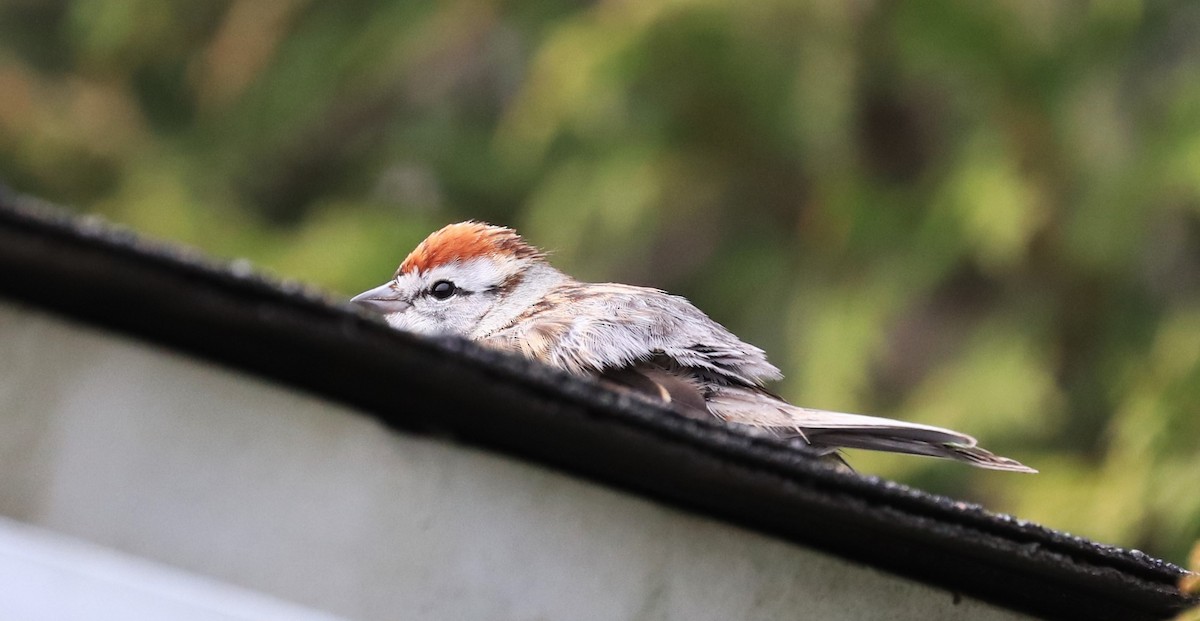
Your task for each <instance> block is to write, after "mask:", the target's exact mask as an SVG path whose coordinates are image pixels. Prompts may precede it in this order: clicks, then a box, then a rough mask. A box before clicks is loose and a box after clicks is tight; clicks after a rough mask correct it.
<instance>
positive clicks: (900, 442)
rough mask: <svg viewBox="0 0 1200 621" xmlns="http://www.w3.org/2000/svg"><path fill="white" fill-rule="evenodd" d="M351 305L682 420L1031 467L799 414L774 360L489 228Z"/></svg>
mask: <svg viewBox="0 0 1200 621" xmlns="http://www.w3.org/2000/svg"><path fill="white" fill-rule="evenodd" d="M351 302H352V304H354V305H357V306H359V307H362V308H365V309H367V310H369V311H371V312H374V313H378V314H380V315H382V316H383V319H384V320H385V321H386V322H387V323H388V324H389V325H390V326H392V327H393V328H396V329H399V330H406V331H408V332H414V333H417V334H422V335H440V334H451V335H457V336H460V337H464V338H466V339H469V340H472V341H475V342H477V343H479V344H481V345H483V346H485V347H490V348H494V349H499V350H503V351H508V352H515V353H518V354H520V355H523V356H525V357H526V358H530V359H532V360H536V361H538V362H541V363H544V364H548V365H550V366H552V367H555V368H557V369H561V370H563V371H566V372H567V373H570V374H573V375H577V376H585V377H592V378H596V379H599V380H600V381H602V382H604V383H607V384H609V385H611V386H616V387H619V388H621V389H624V390H628V391H631V392H633V393H635V394H637V395H640V396H641V397H643V398H647V399H650V400H653V401H655V402H657V403H659V404H663V405H666V406H667V407H669V408H671V409H673V410H674V411H676V412H677V413H679V414H683V415H685V416H693V417H715V418H718V419H721V420H724V421H729V422H733V423H739V424H742V425H750V426H753V427H759V428H767V429H771V430H777V431H779V432H780V433H782V434H785V435H793V436H794V435H798V436H799V437H801V438H803V440H804V441H805V442H807V443H808V444H809V445H811V446H812V447H813V448H815V449H817V450H819V451H823V452H828V453H833V452H835V451H836V450H837V449H839V448H856V449H868V450H875V451H888V452H894V453H906V454H912V455H925V456H929V457H940V458H946V459H952V460H955V461H959V462H964V463H967V464H971V465H973V466H978V467H981V468H989V469H993V470H1007V471H1012V472H1036V470H1034V469H1032V468H1029V467H1028V466H1025V465H1023V464H1021V463H1019V462H1017V461H1015V460H1012V459H1009V458H1006V457H1001V456H998V455H995V454H993V453H990V452H988V451H986V450H984V449H982V448H980V447H979V446H978V445H977V444H978V443H977V442H976V440H975V438H973V437H971V436H969V435H966V434H963V433H959V432H956V431H951V430H949V429H942V428H940V427H933V426H930V425H922V424H919V423H911V422H906V421H900V420H892V419H888V418H881V417H876V416H866V415H861V414H847V413H842V412H831V411H826V410H818V409H812V408H805V407H799V406H795V405H792V404H790V403H788V402H787V401H785V400H784V399H783V398H781V397H780V396H779V395H777V394H775V393H774V392H771V391H770V390H769V389H768V388H766V384H767V383H768V382H772V381H777V380H779V379H782V377H783V375H782V374H781V373H780V371H779V369H778V368H776V367H775V366H774V365H772V364H771V363H770V362H768V361H767V357H766V353H765V352H764V351H763V350H762V349H760V348H758V347H755V346H753V345H750V344H748V343H746V342H744V341H742V340H741V339H739V338H738V337H737V336H735V335H734V334H733V333H732V332H730V331H729V330H727V329H726V328H725V327H723V326H722V325H721V324H719V323H717V322H716V321H714V320H712V319H711V318H709V317H708V315H705V314H704V313H703V312H702V311H700V309H698V308H696V306H694V305H693V304H692V303H691V302H689V301H688V300H687V299H686V298H683V297H680V296H676V295H671V294H668V293H666V292H665V291H661V290H659V289H652V288H648V287H638V286H633V285H623V284H615V283H587V282H580V281H578V280H575V279H574V278H572V277H570V276H568V275H567V274H565V273H563V272H561V271H559V270H557V269H555V268H554V267H553V266H552V265H550V263H549V262H548V261H547V258H546V254H545V253H544V252H542V251H541V250H539V249H537V248H536V247H534V246H532V245H530V244H528V243H527V242H525V240H523V239H522V238H521V236H520V235H518V234H517V233H516V231H514V230H512V229H509V228H505V227H500V226H492V225H489V224H486V223H482V222H476V221H468V222H460V223H458V224H451V225H448V226H446V227H444V228H442V229H440V230H438V231H435V232H434V233H432V234H430V235H429V237H427V238H426V239H425V240H424V241H422V242H421V243H420V244H419V245H418V246H417V247H416V249H414V250H413V251H412V252H411V253H410V254H409V255H408V256H407V257H406V258H405V259H404V261H403V262H402V263H401V264H400V267H399V268H398V269H397V270H396V272H395V274H394V275H393V277H392V279H391V280H389V281H387V282H386V283H384V284H382V285H380V286H378V287H376V288H374V289H371V290H369V291H366V292H363V293H361V294H359V295H357V296H355V297H354V298H353V299H352V300H351Z"/></svg>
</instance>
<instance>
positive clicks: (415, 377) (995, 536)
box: [0, 193, 1190, 619]
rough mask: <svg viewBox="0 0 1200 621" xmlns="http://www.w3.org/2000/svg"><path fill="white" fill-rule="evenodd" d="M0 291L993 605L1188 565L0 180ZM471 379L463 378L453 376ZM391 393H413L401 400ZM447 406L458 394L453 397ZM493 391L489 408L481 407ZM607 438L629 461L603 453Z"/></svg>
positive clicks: (1138, 594)
mask: <svg viewBox="0 0 1200 621" xmlns="http://www.w3.org/2000/svg"><path fill="white" fill-rule="evenodd" d="M0 296H3V297H7V298H10V299H13V300H17V301H20V302H24V303H28V304H32V305H36V306H39V307H42V308H45V309H48V310H51V311H54V312H57V313H60V314H63V315H65V316H67V317H69V318H72V319H74V320H77V321H82V322H85V323H90V324H94V325H98V326H102V327H105V328H108V329H113V330H118V331H121V332H124V333H126V334H130V335H132V336H135V337H138V338H141V339H143V340H147V341H150V342H153V343H157V344H161V345H164V346H167V347H171V348H176V349H179V350H182V351H186V352H189V353H191V354H194V355H197V356H200V357H203V358H206V359H208V360H211V361H215V362H218V363H221V364H223V365H226V366H230V367H233V368H237V369H241V370H244V371H248V372H251V373H254V374H257V375H260V376H264V377H267V378H270V379H272V380H275V381H278V382H281V383H284V384H287V385H290V386H293V387H296V388H299V389H302V390H305V391H308V392H312V393H315V394H318V395H321V396H323V397H326V398H329V399H331V400H334V401H338V402H341V403H345V404H348V405H351V406H354V407H356V408H359V409H361V410H362V411H364V412H366V413H368V414H370V415H371V416H374V417H376V418H378V419H379V420H381V421H382V422H384V423H385V424H387V425H389V426H392V427H395V428H398V429H403V430H406V431H409V432H419V433H433V434H438V435H444V436H451V437H453V438H456V439H458V440H460V441H463V442H467V443H470V444H473V445H477V446H481V447H485V448H488V449H491V450H494V451H498V452H501V453H505V454H509V455H513V456H516V457H519V458H523V459H526V460H532V461H536V462H539V463H542V464H546V465H550V466H553V467H556V468H559V469H562V470H565V471H569V472H572V473H574V474H577V475H581V476H584V477H587V478H590V479H593V480H596V481H599V482H602V483H605V484H607V485H610V486H613V487H617V488H621V489H625V490H628V491H632V492H635V493H638V494H641V495H644V496H647V497H650V498H653V499H656V500H659V501H662V502H666V503H669V504H673V505H676V506H680V507H684V508H686V509H688V510H691V511H695V512H699V513H703V514H708V515H712V516H715V517H719V518H721V519H724V520H726V521H729V522H733V523H736V524H739V525H742V526H745V527H749V528H752V529H755V530H759V531H761V532H766V533H770V534H772V535H775V536H779V537H782V538H786V539H789V540H792V541H795V542H798V543H802V544H805V545H808V546H812V547H815V548H818V549H822V550H825V551H828V552H832V553H834V554H838V555H840V556H843V557H846V558H850V559H853V560H857V561H860V562H863V563H866V564H869V565H872V566H875V567H879V568H882V569H886V570H888V571H891V572H894V573H896V574H899V575H903V576H907V577H911V578H914V579H917V580H921V581H923V582H927V583H930V584H933V585H936V586H940V587H943V588H947V589H950V590H954V591H958V592H962V593H964V594H968V595H971V596H974V597H978V598H980V599H983V600H986V601H990V602H993V603H995V604H998V605H1001V606H1004V607H1008V608H1012V609H1015V610H1021V611H1025V612H1029V613H1033V614H1038V615H1043V616H1050V617H1056V618H1087V619H1162V618H1168V617H1170V616H1171V615H1172V614H1174V613H1175V612H1177V611H1179V610H1181V609H1182V608H1184V607H1186V606H1187V605H1188V604H1189V602H1190V600H1188V599H1187V598H1185V597H1184V596H1183V595H1182V594H1180V593H1179V592H1178V590H1177V589H1176V588H1175V582H1176V581H1177V579H1178V578H1179V576H1181V575H1182V574H1183V573H1184V572H1183V570H1182V569H1181V568H1179V567H1177V566H1175V565H1173V564H1171V563H1167V562H1165V561H1162V560H1159V559H1155V558H1153V557H1150V556H1149V555H1146V554H1143V553H1141V552H1138V551H1134V550H1123V549H1120V548H1116V547H1112V546H1105V545H1101V544H1097V543H1094V542H1091V541H1088V540H1086V539H1083V538H1079V537H1074V536H1071V535H1067V534H1064V533H1060V532H1057V531H1053V530H1051V529H1047V528H1044V527H1041V526H1038V525H1036V524H1032V523H1029V522H1025V521H1021V520H1017V519H1014V518H1011V517H1009V516H1004V515H997V514H993V513H989V512H987V511H985V510H983V509H982V508H981V507H978V506H976V505H970V504H966V503H960V502H957V501H954V500H953V499H950V498H946V497H941V496H935V495H931V494H927V493H924V492H921V491H919V490H914V489H911V488H908V487H905V486H902V485H898V484H895V483H891V482H888V481H884V480H880V479H877V478H871V477H863V476H858V475H851V474H844V473H839V472H835V471H833V470H831V469H829V468H827V467H825V466H824V465H822V464H820V463H818V462H816V461H815V460H814V459H812V457H811V456H810V455H807V454H805V453H804V452H802V451H800V450H797V449H796V447H793V446H788V445H786V444H785V443H782V442H779V441H777V440H774V439H771V438H765V437H755V436H747V435H746V434H744V433H741V432H738V431H736V430H732V429H730V428H727V427H725V426H722V425H720V424H717V423H709V422H707V421H695V420H691V419H686V418H683V417H680V416H677V415H674V414H672V413H670V412H667V411H665V410H661V409H658V408H655V407H653V406H650V405H647V404H645V403H642V402H640V401H636V400H630V399H627V398H625V397H623V396H621V395H618V394H614V393H612V392H610V391H608V390H605V389H603V388H601V387H599V386H597V385H595V384H593V383H591V382H587V381H582V380H579V379H576V378H573V377H569V376H566V375H565V374H561V373H558V372H555V371H554V370H552V369H548V368H545V367H542V366H540V365H535V364H531V363H529V362H527V361H525V360H522V359H518V358H514V357H511V356H505V355H501V354H498V353H495V352H491V351H488V350H484V349H481V348H479V347H476V346H474V345H473V344H471V343H467V342H464V341H460V340H452V339H446V340H438V341H430V340H421V339H416V338H413V337H411V336H409V335H406V334H403V333H400V332H397V331H394V330H391V329H389V328H387V327H386V326H385V325H383V324H382V323H380V322H378V321H376V320H374V319H372V318H368V317H364V316H362V315H360V314H358V313H356V312H354V311H353V310H351V309H348V308H347V307H345V306H344V305H342V304H339V303H336V302H334V301H331V300H329V299H327V298H324V297H323V296H321V295H320V294H318V293H315V292H313V291H311V290H308V289H305V288H304V287H302V286H300V285H298V284H294V283H280V282H276V281H273V280H270V279H268V278H265V277H263V276H260V275H258V274H256V273H254V272H253V271H251V270H249V269H248V268H246V266H244V265H242V264H240V263H238V262H234V263H231V264H217V263H214V262H211V261H209V260H206V259H204V258H203V257H202V256H201V255H200V254H199V253H195V252H190V251H184V250H181V249H180V248H178V247H176V246H171V245H167V244H161V243H153V242H148V241H146V240H144V239H142V238H139V237H138V236H136V235H134V234H133V233H131V232H129V231H127V230H125V229H121V228H119V227H114V226H111V225H108V224H105V223H103V222H102V221H100V220H99V219H97V218H93V217H76V216H72V215H68V214H67V213H66V212H64V211H62V210H59V209H56V208H53V207H51V206H46V205H42V204H39V203H36V202H34V201H31V200H29V199H23V198H22V199H18V198H17V197H14V196H12V195H5V194H3V193H0ZM464 385H465V386H470V387H471V390H470V391H466V390H463V389H462V387H463V386H464ZM396 394H406V395H410V396H411V399H409V400H408V406H409V407H406V408H405V407H398V406H397V402H396V399H395V395H396ZM449 406H457V407H449ZM479 408H487V409H488V410H489V411H490V413H489V415H488V416H486V417H479V416H472V415H471V414H472V412H474V411H478V409H479ZM613 454H619V455H622V457H623V459H622V460H619V461H618V460H613V459H609V458H608V456H610V455H613Z"/></svg>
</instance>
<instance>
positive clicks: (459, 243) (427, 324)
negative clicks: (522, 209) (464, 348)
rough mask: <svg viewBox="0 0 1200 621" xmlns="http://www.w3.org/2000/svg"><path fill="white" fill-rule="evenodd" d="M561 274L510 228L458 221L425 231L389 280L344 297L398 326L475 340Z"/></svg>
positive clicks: (423, 332)
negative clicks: (350, 296) (434, 229)
mask: <svg viewBox="0 0 1200 621" xmlns="http://www.w3.org/2000/svg"><path fill="white" fill-rule="evenodd" d="M563 278H565V277H564V276H563V275H562V274H561V273H560V272H558V271H557V270H555V269H554V268H552V267H550V265H549V264H548V263H546V261H545V255H544V254H543V253H542V252H541V251H540V250H538V249H537V248H535V247H533V246H531V245H529V244H527V243H526V242H525V241H524V240H523V239H521V236H520V235H517V233H516V231H513V230H512V229H508V228H504V227H499V226H492V225H489V224H484V223H481V222H460V223H458V224H451V225H449V226H446V227H444V228H442V229H440V230H438V231H435V232H434V233H432V234H430V235H429V237H427V238H425V240H424V241H422V242H421V243H420V244H419V245H418V246H417V247H416V249H415V250H413V251H412V252H411V253H409V255H408V257H407V258H405V259H404V262H403V263H401V264H400V267H399V269H397V270H396V274H395V276H394V277H393V278H392V280H390V281H388V282H386V283H384V284H382V285H380V286H378V287H376V288H374V289H371V290H370V291H365V292H363V293H360V294H359V295H357V296H355V297H354V298H353V299H352V300H351V302H352V303H354V304H356V305H359V306H361V307H364V308H366V309H368V310H371V311H373V312H377V313H380V314H381V315H383V317H384V319H386V320H387V322H388V324H390V325H391V326H392V327H394V328H398V329H401V330H408V331H410V332H417V333H420V334H458V335H461V336H465V337H468V338H478V337H480V336H482V335H484V333H486V332H488V331H489V330H495V329H498V328H500V327H503V325H504V323H505V321H506V320H511V318H512V317H515V316H516V315H517V314H519V313H520V311H521V310H523V309H525V308H527V307H528V306H529V305H530V304H532V303H533V302H536V301H537V300H536V299H535V298H537V297H540V295H541V293H544V291H545V290H546V288H547V287H548V286H550V285H552V284H553V283H554V282H558V281H560V280H562V279H563Z"/></svg>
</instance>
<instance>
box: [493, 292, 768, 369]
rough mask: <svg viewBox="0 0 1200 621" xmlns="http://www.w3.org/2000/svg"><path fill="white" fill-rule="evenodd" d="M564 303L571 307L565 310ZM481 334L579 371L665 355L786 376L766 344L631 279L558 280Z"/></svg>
mask: <svg viewBox="0 0 1200 621" xmlns="http://www.w3.org/2000/svg"><path fill="white" fill-rule="evenodd" d="M564 308H570V309H572V313H571V314H569V315H567V314H565V313H563V312H562V309H564ZM484 341H485V342H486V343H487V344H490V345H493V346H499V347H501V348H504V349H510V350H515V351H520V352H521V353H523V354H525V355H526V356H527V357H529V358H533V359H535V360H541V361H542V362H545V363H548V364H550V365H551V366H555V367H558V368H560V369H564V370H566V371H569V372H571V373H575V374H578V375H595V374H603V373H605V372H608V371H613V370H619V369H626V368H629V367H631V366H633V365H634V364H636V363H638V362H645V361H648V360H650V359H651V358H654V357H658V356H665V357H666V358H668V359H670V360H671V361H673V362H674V363H676V364H678V365H679V366H681V367H686V368H688V369H693V370H695V371H696V372H698V373H704V374H710V375H711V376H712V377H714V378H717V379H718V380H720V381H728V382H734V383H739V384H745V385H747V386H761V385H762V384H763V382H766V381H773V380H777V379H780V378H781V377H782V374H781V373H780V372H779V369H777V368H776V367H775V366H774V365H772V364H771V363H769V362H767V357H766V354H765V353H764V352H763V350H761V349H759V348H757V347H754V346H753V345H749V344H747V343H744V342H742V340H741V339H739V338H738V337H736V336H734V335H733V334H732V333H730V332H729V331H728V330H726V329H725V328H724V327H723V326H721V325H720V324H718V323H717V322H715V321H713V320H712V319H710V318H709V317H708V316H707V315H705V314H704V313H703V312H701V311H700V309H698V308H696V307H695V306H693V305H692V303H691V302H688V301H687V300H686V299H684V298H681V297H678V296H674V295H669V294H667V293H665V292H663V291H659V290H658V289H648V288H645V287H635V286H631V285H619V284H571V285H566V286H563V287H559V288H558V289H555V290H554V291H552V292H550V293H549V294H547V295H546V296H545V297H544V298H543V299H542V300H541V301H539V302H538V303H536V304H534V305H533V306H532V307H530V309H529V310H528V311H526V312H525V313H524V314H523V315H521V316H520V317H518V318H516V319H515V320H514V321H513V323H512V324H511V325H510V326H509V327H507V328H505V329H502V330H499V331H497V332H496V333H495V334H493V335H491V336H489V337H488V338H486V339H484Z"/></svg>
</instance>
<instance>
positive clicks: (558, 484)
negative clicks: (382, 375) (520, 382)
mask: <svg viewBox="0 0 1200 621" xmlns="http://www.w3.org/2000/svg"><path fill="white" fill-rule="evenodd" d="M313 363H314V364H320V361H313ZM396 404H397V405H396V407H398V408H399V407H404V405H403V404H404V402H403V399H402V398H401V397H400V396H399V395H398V396H397V400H396ZM0 472H2V473H3V476H2V477H0V514H3V515H7V516H10V517H12V518H14V519H16V520H20V521H24V522H28V523H30V524H36V525H39V526H42V527H45V528H48V529H52V530H53V531H57V532H59V533H64V534H67V535H70V536H73V537H78V538H81V539H84V540H87V541H89V542H94V543H97V544H100V545H102V546H106V547H110V548H113V549H115V550H120V551H123V552H126V553H131V554H134V555H137V556H139V557H142V558H144V559H149V560H152V561H157V562H161V563H165V564H168V565H171V566H174V567H176V568H179V569H182V570H184V571H187V572H193V573H195V574H201V575H204V576H210V577H213V578H216V579H218V580H220V581H224V582H227V583H231V584H233V585H239V586H240V587H245V588H249V589H252V590H254V591H258V592H261V593H264V594H268V595H270V596H274V597H278V598H281V599H283V600H287V601H290V602H294V603H296V604H299V605H302V606H307V607H311V608H313V609H318V610H323V611H327V612H329V613H333V614H336V615H341V616H345V617H350V618H355V619H381V620H382V619H398V618H405V619H495V620H514V621H516V620H534V619H547V620H558V619H562V620H568V619H569V620H576V619H578V620H589V619H595V620H602V619H604V620H607V619H613V620H618V619H647V620H653V619H680V620H684V619H686V620H702V619H750V618H753V619H855V620H871V619H922V620H937V619H962V618H968V617H969V618H972V619H979V620H984V621H992V620H997V621H998V620H1001V619H1017V618H1022V617H1020V616H1018V615H1015V614H1012V613H1009V612H1007V611H1003V610H1000V609H996V608H993V607H991V606H988V605H986V604H982V603H980V602H976V601H973V600H970V599H967V598H963V599H962V600H961V601H960V603H958V604H955V603H954V598H953V596H952V594H950V593H948V592H943V591H939V590H936V589H932V588H929V587H926V586H923V585H920V584H916V583H913V582H909V581H906V580H903V579H900V578H897V577H894V576H891V575H887V574H883V573H880V572H876V571H873V570H870V569H864V568H862V567H859V566H856V565H853V564H850V563H847V562H845V561H842V560H840V559H836V558H833V557H830V556H826V555H823V554H819V553H816V552H813V551H811V550H807V549H804V548H800V547H797V546H795V545H792V544H789V543H785V542H781V541H777V540H773V539H771V538H768V537H765V536H762V535H758V534H755V533H752V532H748V531H745V530H742V529H739V528H735V527H731V526H729V525H726V524H722V523H719V522H715V521H713V520H709V519H706V518H702V517H697V516H693V515H688V514H686V513H681V512H679V511H676V510H673V509H670V508H666V507H662V506H658V505H656V504H654V503H651V502H648V501H645V500H641V499H638V498H634V497H629V496H626V495H623V494H621V493H618V492H615V491H612V490H609V489H605V488H602V487H598V486H595V485H592V484H589V483H586V482H582V481H579V480H576V479H572V478H570V477H567V476H564V475H561V474H557V473H554V472H549V471H546V470H543V469H541V468H537V467H534V466H531V465H528V464H524V463H521V462H517V461H514V460H511V459H507V458H503V457H498V456H495V455H491V454H487V453H483V452H480V451H476V450H472V449H468V448H463V447H460V446H455V445H451V444H448V443H445V442H441V441H437V440H430V439H427V438H420V437H410V436H405V435H401V434H396V433H393V432H390V431H387V430H384V429H383V428H381V427H380V426H379V425H377V424H376V423H374V422H373V421H371V420H370V419H367V418H365V417H362V416H359V415H356V414H355V413H354V411H352V410H348V409H346V408H344V407H341V406H337V405H334V404H330V403H327V402H324V401H321V400H319V399H316V398H313V397H310V396H308V395H304V394H298V393H296V392H293V391H290V390H287V389H284V388H281V387H278V386H275V385H272V384H269V383H266V382H263V381H260V380H257V379H255V378H251V377H247V376H244V375H240V374H238V373H235V372H231V371H227V370H224V369H221V368H217V367H214V366H212V365H209V364H206V363H201V362H198V361H195V360H192V359H190V358H187V357H185V356H181V355H178V354H175V353H172V352H168V351H163V350H160V349H157V348H155V347H152V346H148V345H145V344H142V343H139V342H136V341H130V340H128V339H125V338H123V337H120V336H116V335H111V334H108V333H104V332H99V331H96V330H93V329H90V328H84V327H81V326H77V325H74V324H71V323H67V322H65V321H62V320H60V319H57V318H54V317H51V316H48V315H45V314H43V313H41V312H39V311H35V310H31V309H28V308H21V307H17V306H13V305H11V304H9V303H6V302H3V301H0Z"/></svg>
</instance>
